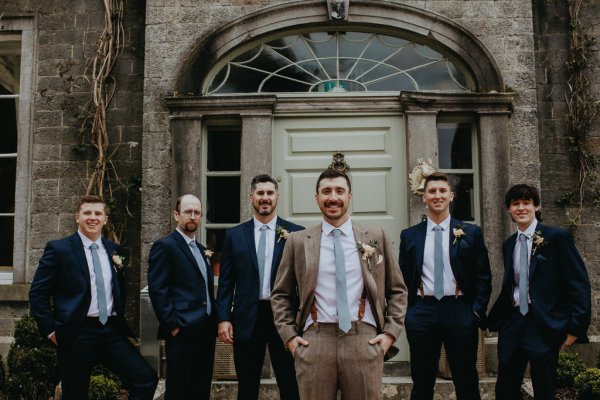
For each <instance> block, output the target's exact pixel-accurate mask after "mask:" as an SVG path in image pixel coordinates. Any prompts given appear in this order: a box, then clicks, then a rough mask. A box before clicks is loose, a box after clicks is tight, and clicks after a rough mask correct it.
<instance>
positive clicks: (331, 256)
mask: <svg viewBox="0 0 600 400" xmlns="http://www.w3.org/2000/svg"><path fill="white" fill-rule="evenodd" d="M334 229H336V228H335V227H334V226H333V225H331V224H329V223H327V222H325V221H323V225H322V230H321V251H320V256H319V271H318V273H317V284H316V287H315V303H316V307H317V322H324V323H337V322H338V317H337V306H336V292H335V253H334V250H333V235H332V231H333V230H334ZM338 229H339V230H341V231H342V235H340V241H341V242H342V247H343V248H344V261H345V262H346V290H347V292H348V308H349V311H350V320H351V321H357V320H358V307H359V305H360V296H361V295H362V292H363V288H364V281H363V276H362V267H361V265H360V257H361V254H360V253H359V251H358V249H357V248H356V239H355V237H354V231H353V230H352V221H351V220H350V219H348V221H346V222H345V223H344V224H342V226H340V227H339V228H338ZM381 290H383V288H381ZM365 303H366V304H365V315H364V316H363V319H362V321H363V322H366V323H368V324H370V325H373V326H377V324H376V323H375V317H374V316H373V312H372V311H371V306H370V304H369V300H368V298H367V299H365ZM312 323H313V320H312V316H310V315H309V317H308V319H307V320H306V325H305V326H304V329H307V328H308V327H309V326H310V325H311V324H312Z"/></svg>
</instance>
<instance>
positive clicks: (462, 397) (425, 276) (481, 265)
mask: <svg viewBox="0 0 600 400" xmlns="http://www.w3.org/2000/svg"><path fill="white" fill-rule="evenodd" d="M453 200H454V193H453V192H452V188H451V186H450V182H449V178H448V176H447V175H446V174H444V173H440V172H436V173H433V174H431V175H429V176H428V177H427V178H426V179H425V193H424V194H423V202H424V203H425V204H426V206H427V220H426V221H423V222H421V223H419V224H417V225H414V226H412V227H410V228H408V229H405V230H403V231H402V233H401V234H400V257H399V262H400V269H401V270H402V274H403V275H404V281H405V282H406V285H407V287H408V311H407V314H406V322H405V324H406V333H407V337H408V343H409V345H410V360H411V361H410V365H411V375H412V380H413V388H412V392H411V397H410V398H411V400H431V399H433V388H434V385H435V379H436V375H437V370H438V363H439V359H440V352H441V345H442V343H443V344H444V348H445V350H446V356H447V358H448V363H449V365H450V371H451V372H452V381H453V382H454V387H455V390H456V398H457V399H458V400H474V399H480V394H479V378H478V375H477V368H476V362H477V343H478V338H479V328H480V327H481V328H482V329H483V327H484V325H485V317H486V310H487V305H488V302H489V298H490V293H491V289H492V285H491V272H490V263H489V259H488V252H487V248H486V247H485V244H484V240H483V233H482V232H481V228H479V227H478V226H476V225H472V224H467V223H464V222H462V221H459V220H457V219H455V218H453V217H451V216H450V203H451V202H452V201H453Z"/></svg>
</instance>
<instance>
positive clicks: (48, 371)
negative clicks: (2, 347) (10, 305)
mask: <svg viewBox="0 0 600 400" xmlns="http://www.w3.org/2000/svg"><path fill="white" fill-rule="evenodd" d="M6 360H7V365H8V374H7V375H6V382H5V385H4V386H5V388H4V390H5V392H6V395H7V397H8V398H9V399H24V400H38V399H44V400H46V399H48V397H50V396H52V395H53V394H54V387H55V385H56V384H57V382H58V367H57V358H56V350H55V349H54V347H53V346H52V345H51V344H50V341H49V340H47V339H46V338H44V337H42V336H41V335H40V333H39V331H38V329H37V325H36V323H35V321H34V319H33V318H32V317H31V316H29V315H25V316H23V317H22V318H21V320H19V321H18V322H17V323H16V325H15V342H14V343H13V344H12V345H11V346H10V350H9V352H8V357H7V359H6Z"/></svg>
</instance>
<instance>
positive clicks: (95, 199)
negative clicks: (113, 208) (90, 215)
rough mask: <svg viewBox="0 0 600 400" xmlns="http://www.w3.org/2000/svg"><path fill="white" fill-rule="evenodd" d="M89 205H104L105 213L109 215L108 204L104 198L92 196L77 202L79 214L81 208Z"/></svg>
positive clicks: (83, 197)
mask: <svg viewBox="0 0 600 400" xmlns="http://www.w3.org/2000/svg"><path fill="white" fill-rule="evenodd" d="M87 203H92V204H98V203H102V204H104V212H105V213H106V214H108V207H106V202H105V201H104V199H103V198H102V197H99V196H92V195H86V196H82V197H81V198H79V200H78V201H77V212H79V211H81V206H82V205H84V204H87Z"/></svg>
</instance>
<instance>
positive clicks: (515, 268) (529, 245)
mask: <svg viewBox="0 0 600 400" xmlns="http://www.w3.org/2000/svg"><path fill="white" fill-rule="evenodd" d="M537 223H538V221H537V219H535V218H534V219H533V221H532V222H531V224H530V225H529V226H528V227H527V229H525V231H524V232H521V231H520V230H519V229H517V238H516V239H515V240H516V244H515V250H514V251H513V272H514V279H515V287H514V290H513V298H514V299H515V304H516V305H517V307H518V306H519V300H520V297H519V271H520V269H521V265H520V263H519V258H520V256H521V242H520V241H519V235H521V233H524V234H525V236H527V276H529V264H530V261H531V249H532V247H533V234H534V233H535V228H536V227H537ZM527 283H528V284H529V278H528V279H527ZM527 293H529V288H527ZM527 297H529V294H528V295H527ZM527 302H528V303H531V300H529V299H527Z"/></svg>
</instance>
